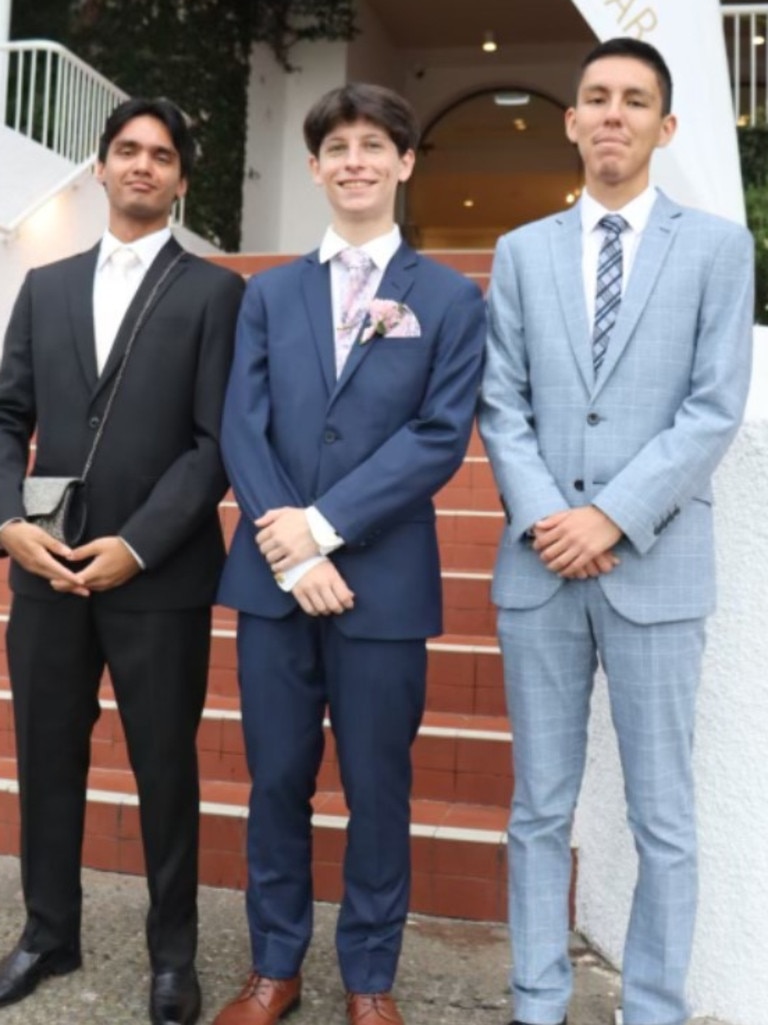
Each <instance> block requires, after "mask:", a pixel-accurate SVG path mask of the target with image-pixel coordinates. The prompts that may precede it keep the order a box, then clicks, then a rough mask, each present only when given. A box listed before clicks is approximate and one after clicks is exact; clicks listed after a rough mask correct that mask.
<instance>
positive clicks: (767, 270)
mask: <svg viewBox="0 0 768 1025" xmlns="http://www.w3.org/2000/svg"><path fill="white" fill-rule="evenodd" d="M738 134H739V152H740V154H741V174H742V178H743V181H744V202H745V205H746V210H747V224H748V225H749V229H750V231H751V232H752V234H753V235H754V238H755V276H756V288H755V322H756V323H757V324H768V124H762V125H755V126H752V127H745V128H739V133H738Z"/></svg>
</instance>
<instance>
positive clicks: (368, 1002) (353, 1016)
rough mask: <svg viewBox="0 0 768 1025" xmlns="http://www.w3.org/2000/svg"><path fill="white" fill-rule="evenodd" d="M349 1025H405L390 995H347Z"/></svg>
mask: <svg viewBox="0 0 768 1025" xmlns="http://www.w3.org/2000/svg"><path fill="white" fill-rule="evenodd" d="M347 1018H348V1019H349V1025H405V1022H404V1021H403V1019H402V1017H401V1015H400V1012H399V1011H398V1009H397V1004H396V1003H395V1001H394V999H393V997H392V994H391V993H347Z"/></svg>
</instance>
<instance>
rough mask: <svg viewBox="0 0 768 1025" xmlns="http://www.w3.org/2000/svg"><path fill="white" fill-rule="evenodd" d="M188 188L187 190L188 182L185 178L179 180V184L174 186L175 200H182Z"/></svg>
mask: <svg viewBox="0 0 768 1025" xmlns="http://www.w3.org/2000/svg"><path fill="white" fill-rule="evenodd" d="M188 188H189V182H188V181H187V179H186V178H180V179H179V184H178V185H177V186H176V198H177V199H183V198H184V197H185V196H186V194H187V189H188Z"/></svg>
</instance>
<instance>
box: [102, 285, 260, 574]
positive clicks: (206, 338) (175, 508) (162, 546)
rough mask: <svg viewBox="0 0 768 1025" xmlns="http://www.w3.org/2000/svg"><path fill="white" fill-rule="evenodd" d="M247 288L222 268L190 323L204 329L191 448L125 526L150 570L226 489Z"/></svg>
mask: <svg viewBox="0 0 768 1025" xmlns="http://www.w3.org/2000/svg"><path fill="white" fill-rule="evenodd" d="M242 292H243V281H242V278H240V277H239V276H238V275H236V274H220V273H217V275H216V278H215V279H214V281H213V284H212V287H211V293H210V296H209V297H208V301H207V303H206V304H205V308H204V313H203V321H202V324H201V325H199V327H198V325H191V326H190V329H191V330H199V342H198V348H197V366H196V376H195V387H194V394H193V396H192V400H191V421H192V423H191V426H192V434H191V443H190V447H189V449H188V450H187V451H185V452H184V453H183V454H182V455H181V456H179V458H178V459H176V460H175V461H174V462H173V463H172V464H171V465H170V466H169V467H168V469H167V470H166V471H165V473H164V474H163V475H162V476H161V477H160V479H159V480H158V481H157V482H156V484H155V486H154V487H153V488H152V491H151V492H150V494H149V496H148V498H147V500H146V501H145V502H144V503H143V504H142V505H141V506H140V507H139V508H138V509H137V510H136V511H135V512H134V513H133V514H132V515H131V516H130V517H129V519H128V520H127V522H126V523H125V524H124V525H123V527H122V529H121V530H120V536H121V537H122V538H124V540H125V541H126V542H127V543H128V544H129V545H130V546H131V548H133V549H134V550H135V551H136V553H137V554H138V555H139V556H140V557H141V559H142V560H143V561H144V563H145V565H146V567H147V569H152V568H153V567H154V566H157V565H159V564H161V563H162V562H163V561H164V560H165V559H166V558H168V556H169V555H171V554H172V553H173V552H174V551H175V550H176V549H177V548H178V547H180V545H182V544H183V543H184V542H185V541H186V540H188V539H189V538H190V537H191V536H192V535H193V534H194V533H195V531H197V530H198V529H199V528H200V527H201V526H202V524H203V523H205V521H206V520H207V519H209V518H210V516H211V515H212V514H213V513H214V512H215V510H216V507H217V505H218V503H219V502H220V500H221V498H222V497H223V495H224V493H225V492H226V488H227V480H226V476H225V473H224V467H223V465H222V461H221V454H220V449H219V435H220V427H221V410H222V404H223V400H224V392H225V389H226V384H227V376H228V374H229V368H230V364H231V361H232V346H233V342H234V335H235V323H236V320H237V312H238V309H239V306H240V300H241V297H242Z"/></svg>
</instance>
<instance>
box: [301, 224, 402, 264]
mask: <svg viewBox="0 0 768 1025" xmlns="http://www.w3.org/2000/svg"><path fill="white" fill-rule="evenodd" d="M401 242H402V236H401V234H400V228H399V226H398V225H397V224H395V225H394V226H393V227H392V229H391V231H388V232H387V233H386V235H379V236H378V238H372V239H371V240H370V242H366V243H365V244H364V245H362V246H357V247H354V248H358V249H362V250H363V252H364V253H367V254H368V256H370V258H371V259H372V260H373V262H374V263H375V264H376V266H377V267H378V268H379V270H384V268H385V267H386V266H387V264H388V263H389V261H390V260H391V259H392V257H393V256H394V255H395V253H396V252H397V250H398V249H399V248H400V243H401ZM349 247H350V243H349V242H347V240H346V239H345V238H342V237H341V235H339V233H338V232H337V231H334V229H333V228H327V229H326V232H325V235H323V241H322V242H321V243H320V252H319V259H320V263H327V262H328V261H329V260H332V259H333V257H334V256H338V255H339V253H340V252H341V251H342V249H349Z"/></svg>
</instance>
